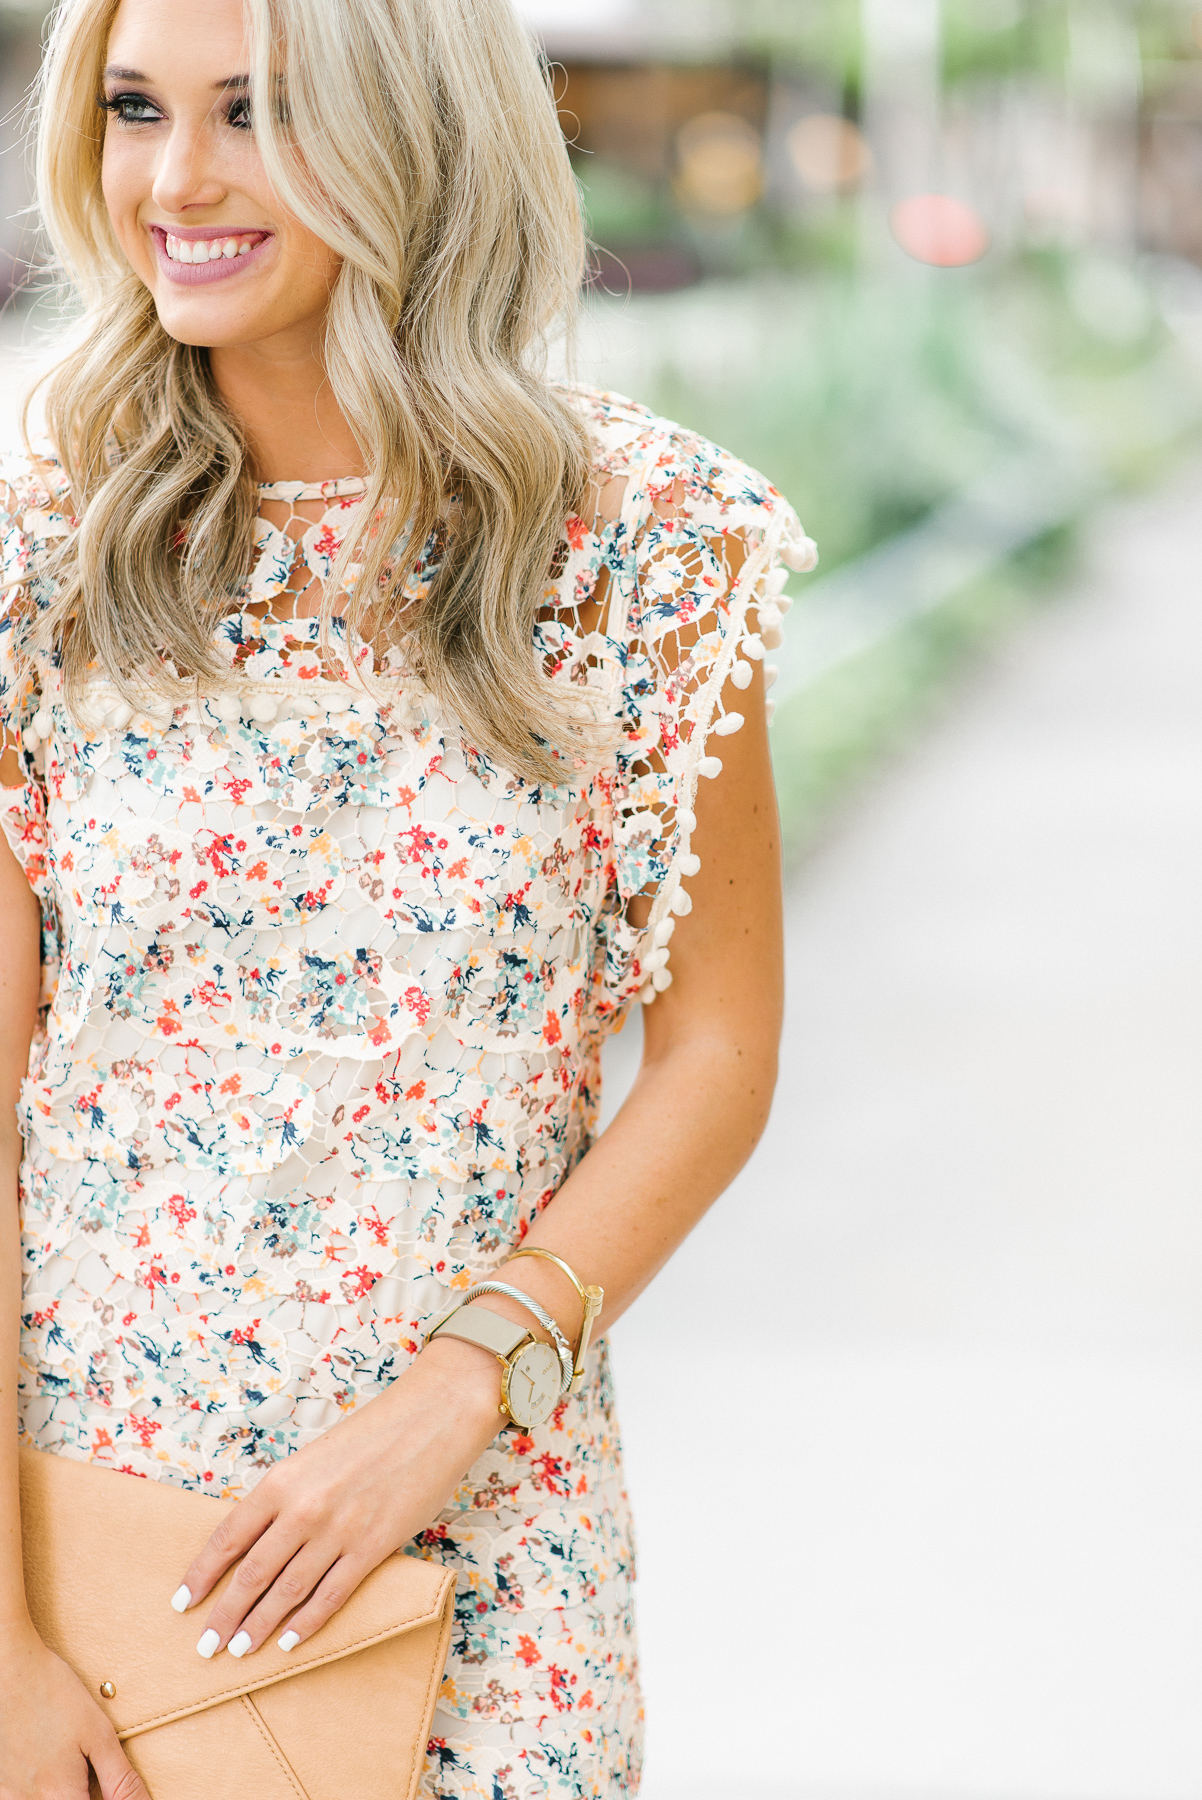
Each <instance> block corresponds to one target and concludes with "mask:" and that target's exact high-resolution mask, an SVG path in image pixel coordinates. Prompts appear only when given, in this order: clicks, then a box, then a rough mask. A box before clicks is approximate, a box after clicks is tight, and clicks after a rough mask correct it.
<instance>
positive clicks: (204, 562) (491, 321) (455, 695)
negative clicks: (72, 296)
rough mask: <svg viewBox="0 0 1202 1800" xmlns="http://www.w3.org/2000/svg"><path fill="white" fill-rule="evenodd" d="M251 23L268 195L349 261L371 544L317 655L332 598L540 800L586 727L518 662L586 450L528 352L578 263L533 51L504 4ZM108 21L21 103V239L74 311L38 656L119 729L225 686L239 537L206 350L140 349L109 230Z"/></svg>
mask: <svg viewBox="0 0 1202 1800" xmlns="http://www.w3.org/2000/svg"><path fill="white" fill-rule="evenodd" d="M244 5H245V11H246V18H247V26H248V37H249V42H250V48H251V69H250V71H249V74H250V80H251V108H252V117H253V119H254V121H255V132H256V137H257V141H258V143H259V146H260V149H261V154H262V157H263V161H264V165H265V168H266V170H267V173H268V176H269V179H270V180H271V181H272V183H273V185H274V187H275V189H276V191H277V193H278V194H279V196H280V197H281V199H282V201H283V203H284V204H285V205H286V206H287V207H288V208H290V209H291V211H292V212H293V213H294V214H295V215H296V216H297V217H298V218H299V219H300V220H301V221H302V223H303V224H305V225H306V226H308V227H309V229H310V230H312V231H314V232H315V233H316V234H317V235H318V236H320V237H321V238H322V239H323V240H324V242H326V243H327V244H328V245H329V246H330V247H331V248H332V249H333V250H334V251H335V252H336V254H337V255H338V256H339V257H340V258H341V260H342V266H341V270H340V272H339V274H338V276H337V278H336V280H335V283H334V285H333V289H332V292H331V295H330V302H329V310H328V315H327V321H326V327H325V363H326V369H327V373H328V377H329V381H330V384H331V387H332V389H333V392H334V394H335V396H336V398H337V401H338V403H339V405H340V407H341V408H342V411H343V413H344V415H345V417H346V418H347V420H348V422H349V423H350V425H351V428H352V430H353V432H354V434H355V436H356V438H357V439H358V441H359V444H360V446H361V448H362V451H363V454H364V459H365V464H366V467H367V469H368V471H369V475H368V487H367V493H366V496H365V499H364V502H363V506H362V509H361V512H360V514H359V517H360V518H361V519H362V520H363V521H365V522H371V523H370V524H368V523H365V525H364V529H363V532H362V533H361V534H360V535H359V536H358V538H357V539H356V538H355V535H354V534H351V537H350V541H348V542H347V543H346V544H345V545H344V547H343V551H342V554H341V557H340V559H339V564H338V566H337V567H336V568H335V571H334V574H333V576H332V578H331V580H330V581H329V582H328V583H327V584H326V590H325V597H324V600H323V626H322V630H323V637H324V640H325V641H326V642H328V626H329V618H330V614H331V611H332V609H333V607H334V605H335V603H336V599H337V597H338V596H339V594H340V592H341V593H342V594H343V596H344V605H343V607H342V609H341V610H343V611H344V612H345V614H346V617H347V623H348V628H349V629H350V630H352V631H354V632H356V633H357V634H358V635H359V636H360V637H361V638H362V639H363V640H364V641H369V642H371V643H372V644H373V646H374V647H375V648H376V650H377V653H379V652H381V651H382V650H385V649H388V648H392V647H394V646H400V645H401V644H402V643H404V644H405V646H406V649H407V653H409V654H410V655H413V654H416V657H417V660H418V666H419V667H420V669H421V671H422V673H423V675H424V677H425V679H426V680H427V681H428V682H429V683H430V685H431V686H432V688H433V689H434V691H435V692H436V694H437V695H438V696H439V698H440V699H441V700H442V701H443V702H444V704H445V705H446V706H447V707H448V708H449V709H451V710H452V712H453V713H454V714H455V716H457V717H458V718H459V719H460V720H461V721H462V722H463V725H464V727H465V729H466V731H467V733H468V735H469V737H472V738H473V739H474V740H475V741H476V742H477V743H478V744H479V745H480V747H481V748H483V749H486V750H488V751H490V752H492V753H494V754H496V755H497V756H499V757H500V758H502V759H504V760H505V761H507V763H508V765H509V766H510V767H512V768H514V769H516V770H519V771H521V772H523V773H525V774H527V775H529V776H531V777H534V778H538V777H544V778H545V777H555V776H557V777H558V779H560V780H562V779H563V772H564V770H563V761H562V760H561V759H562V757H563V756H564V755H567V756H569V757H571V756H573V755H579V754H580V753H581V751H582V750H591V749H595V747H596V744H597V737H596V727H595V726H594V725H592V724H591V723H590V715H589V714H588V712H587V711H586V710H585V708H584V707H583V706H582V704H581V702H582V700H583V698H584V697H583V696H572V695H568V694H565V692H564V689H563V686H562V684H555V686H553V685H552V683H551V681H550V679H549V677H548V676H547V675H546V674H545V673H544V671H543V670H542V668H541V667H540V666H539V665H538V662H537V659H536V657H535V654H534V646H533V640H532V633H533V627H534V623H535V619H536V616H537V613H538V610H539V607H540V604H542V603H543V602H544V600H545V598H546V592H547V585H548V580H549V578H550V575H551V572H552V570H553V567H554V561H555V557H556V554H557V551H558V547H559V545H560V542H561V539H562V535H563V527H564V522H565V520H566V519H567V517H568V516H569V515H570V514H571V513H572V512H574V511H575V510H576V509H577V508H578V507H579V506H580V505H581V504H582V499H583V495H584V493H585V491H586V489H587V485H588V477H589V466H590V450H589V442H588V437H587V433H586V431H585V428H584V425H583V422H582V421H581V419H580V417H579V416H578V414H577V413H576V411H575V410H574V409H573V408H572V406H571V404H570V402H569V401H568V400H567V399H566V398H565V397H564V395H563V394H562V393H560V392H559V391H557V390H556V388H555V387H554V386H553V385H552V384H551V383H550V382H549V381H548V380H547V378H546V376H545V372H544V369H545V364H544V360H543V347H544V345H545V342H546V338H547V334H548V331H549V330H550V329H551V328H552V327H553V325H554V324H555V323H556V321H558V320H562V319H563V318H564V317H565V315H566V316H570V314H571V311H572V308H573V306H574V304H575V297H576V293H577V291H578V287H579V280H580V274H581V269H582V266H583V259H584V237H583V228H582V223H581V213H580V203H579V197H578V192H577V188H576V184H575V181H574V178H573V175H572V171H571V166H570V163H569V161H568V157H567V152H566V149H565V146H564V142H563V137H562V134H561V132H560V129H559V124H558V121H557V118H556V112H555V106H554V101H553V98H552V96H551V93H550V90H549V86H548V83H547V80H546V78H545V76H544V73H543V70H542V69H541V68H540V66H539V62H538V58H537V55H536V53H535V49H534V46H533V44H532V42H531V41H530V39H529V37H528V36H527V34H526V31H525V30H524V28H523V26H522V25H521V23H520V22H519V20H518V19H517V17H516V16H515V14H514V12H513V9H512V7H511V5H510V3H509V0H244ZM116 8H117V0H62V4H60V6H59V8H58V11H57V13H56V14H55V16H54V20H53V25H52V30H51V33H50V37H49V43H48V50H47V55H46V58H45V62H44V67H43V76H42V85H41V91H40V95H39V101H38V140H37V169H38V192H39V202H40V208H41V213H42V217H43V219H44V221H45V225H46V229H47V231H48V233H49V236H50V239H51V241H52V243H53V245H54V248H55V250H56V252H57V255H58V257H59V259H60V262H61V266H62V269H63V272H64V274H65V276H66V278H67V279H68V280H69V282H70V283H71V285H72V286H73V287H74V289H76V290H77V291H78V293H79V294H80V295H81V296H82V298H83V301H84V303H85V308H86V311H85V316H84V321H83V326H82V331H81V334H80V336H79V338H78V340H77V344H76V347H75V348H74V349H73V350H72V351H71V352H70V353H69V354H68V355H67V356H66V357H65V359H64V360H63V361H62V362H60V363H59V364H58V366H57V367H56V368H55V369H54V370H53V371H52V372H51V374H50V376H49V378H48V383H49V385H48V388H47V392H46V419H47V425H48V429H49V432H50V435H51V438H52V440H53V442H54V444H55V447H56V450H57V452H58V454H59V456H60V458H61V460H62V462H63V465H64V467H65V471H66V475H67V478H68V480H69V483H70V489H71V496H72V500H73V504H74V507H75V511H76V513H77V514H78V516H79V520H80V524H79V529H78V531H77V532H76V533H75V534H73V536H72V537H71V538H70V539H69V540H65V541H64V543H63V545H62V547H61V550H60V556H59V562H58V565H57V569H56V573H57V575H58V578H59V579H58V583H57V591H56V593H55V597H54V599H53V601H52V603H51V604H50V606H49V607H48V609H47V610H46V612H45V613H44V614H42V615H41V617H40V618H39V619H38V620H36V621H33V622H32V646H33V650H34V653H40V654H53V655H55V656H57V658H58V659H59V661H60V664H61V666H62V669H63V673H64V677H65V681H66V690H67V694H68V697H69V699H71V700H72V701H73V702H74V703H75V704H78V699H79V695H80V691H81V688H82V685H83V683H84V681H85V680H86V679H87V677H88V675H89V673H90V672H91V671H92V670H93V669H94V668H95V667H96V666H99V667H101V668H102V669H103V670H104V672H105V673H106V674H107V675H108V677H109V678H110V679H111V680H112V681H113V682H114V684H115V685H116V686H117V687H118V688H119V689H120V690H121V692H122V693H123V694H124V696H125V698H126V699H127V700H134V701H135V702H136V700H137V698H138V697H139V696H141V697H145V694H146V691H147V689H148V688H149V689H151V690H153V691H158V692H160V693H174V695H175V696H176V697H177V698H183V697H184V690H185V688H187V689H188V690H189V691H195V688H196V685H197V684H201V683H203V684H204V685H206V686H213V687H219V686H220V685H221V683H222V679H223V676H224V678H225V679H226V680H227V681H228V679H229V673H228V669H226V668H225V667H224V665H222V664H221V662H220V660H219V658H218V656H217V654H216V652H215V649H214V644H213V631H214V628H215V626H216V624H217V623H218V621H219V619H220V618H221V617H222V615H223V614H225V613H226V612H228V610H229V606H230V597H231V595H232V594H233V593H234V591H235V590H236V589H237V586H238V584H239V582H240V581H241V580H243V579H244V578H245V575H246V573H247V570H248V568H249V563H250V555H251V544H252V525H253V520H254V517H255V513H256V511H257V495H256V491H255V477H254V474H253V471H252V469H251V467H250V463H249V459H248V455H247V450H246V444H245V441H244V438H243V434H242V432H241V430H240V428H239V424H238V421H237V420H236V419H235V418H234V417H233V415H232V414H231V413H230V411H229V410H228V408H227V407H226V406H225V405H224V404H223V403H222V401H221V399H220V397H219V396H218V393H217V391H216V388H215V386H214V383H213V381H212V378H211V375H210V371H209V361H208V355H207V352H206V351H205V350H204V349H200V348H196V347H194V346H191V345H187V344H181V343H179V342H177V341H176V340H175V339H173V338H171V337H169V336H168V335H167V333H166V332H165V331H164V330H163V328H162V326H161V325H160V324H159V321H158V318H157V315H156V312H155V307H154V303H153V300H152V298H151V295H150V293H149V291H148V289H147V288H146V287H145V286H144V285H143V284H142V282H141V281H140V280H139V279H138V277H137V276H136V275H134V274H133V272H132V271H131V269H130V267H129V265H128V263H127V262H126V260H125V258H124V256H123V255H122V253H121V250H120V248H119V246H118V243H117V239H116V236H115V234H114V232H113V230H112V227H111V224H110V221H109V217H108V213H107V211H106V209H105V205H104V200H103V196H102V193H101V185H100V176H101V149H102V140H103V133H104V114H103V113H102V111H101V109H100V106H99V102H98V96H99V95H100V93H101V82H102V70H103V65H104V56H105V46H106V42H107V38H108V33H109V28H110V25H111V22H112V19H113V16H114V14H115V12H116ZM350 119H354V120H355V122H356V128H355V131H354V136H353V142H352V141H350V140H349V139H348V136H347V121H348V120H350ZM452 502H453V504H452ZM448 520H449V521H450V523H449V526H448ZM441 531H445V532H446V546H445V554H444V555H443V556H442V558H441V565H440V568H439V570H438V573H437V576H436V579H435V580H434V582H433V584H432V587H431V590H430V592H429V595H428V597H427V598H424V599H423V600H422V601H421V602H420V604H418V605H414V606H410V607H408V608H406V607H405V606H404V605H403V604H402V599H401V592H402V588H403V585H404V581H405V578H406V575H407V573H408V571H409V569H410V568H411V567H412V566H413V564H414V563H415V561H416V560H417V558H418V556H419V555H420V553H421V550H422V548H423V546H424V545H425V544H426V542H427V540H428V539H429V538H430V536H431V534H432V533H435V532H441ZM181 546H182V548H181ZM352 564H354V565H357V567H355V568H354V569H352V567H351V565H352ZM180 672H183V674H182V675H181V673H180ZM185 678H186V679H185Z"/></svg>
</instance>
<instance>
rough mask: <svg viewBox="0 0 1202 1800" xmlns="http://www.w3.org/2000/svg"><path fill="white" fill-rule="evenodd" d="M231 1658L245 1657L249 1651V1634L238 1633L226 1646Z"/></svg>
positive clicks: (246, 1632)
mask: <svg viewBox="0 0 1202 1800" xmlns="http://www.w3.org/2000/svg"><path fill="white" fill-rule="evenodd" d="M226 1648H227V1649H228V1650H229V1653H230V1655H231V1656H245V1655H246V1652H247V1651H248V1650H249V1649H250V1632H249V1631H240V1632H238V1633H237V1635H236V1636H235V1637H232V1638H231V1639H230V1641H229V1643H228V1645H227V1646H226Z"/></svg>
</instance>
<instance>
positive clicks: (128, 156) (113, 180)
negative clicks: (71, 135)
mask: <svg viewBox="0 0 1202 1800" xmlns="http://www.w3.org/2000/svg"><path fill="white" fill-rule="evenodd" d="M139 163H140V158H139V157H138V155H137V152H136V150H135V148H134V146H133V145H131V144H119V143H118V142H117V140H116V139H115V138H114V137H113V134H112V133H111V132H109V133H108V134H107V135H106V137H105V140H104V151H103V154H102V157H101V163H100V189H101V192H102V194H103V195H104V204H105V206H106V207H107V208H108V214H109V218H110V219H111V220H112V222H113V227H114V229H115V231H116V232H117V235H118V237H120V238H121V240H122V242H123V243H124V242H125V239H126V237H127V235H128V234H129V232H130V231H133V230H134V229H135V226H136V219H137V211H138V207H139V206H140V204H141V202H142V197H143V186H144V183H143V179H142V171H141V169H140V167H139Z"/></svg>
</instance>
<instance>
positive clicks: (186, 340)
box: [155, 295, 263, 350]
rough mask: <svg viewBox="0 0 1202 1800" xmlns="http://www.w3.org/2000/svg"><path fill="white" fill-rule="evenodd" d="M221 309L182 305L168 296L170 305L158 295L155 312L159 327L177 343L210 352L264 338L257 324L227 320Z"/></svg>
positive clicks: (243, 320)
mask: <svg viewBox="0 0 1202 1800" xmlns="http://www.w3.org/2000/svg"><path fill="white" fill-rule="evenodd" d="M223 310H224V309H223V308H221V307H220V306H212V305H210V306H203V305H201V306H180V305H179V304H178V303H177V302H176V301H175V298H174V296H173V295H172V296H168V297H167V300H166V303H164V301H163V299H162V298H161V297H160V296H158V295H156V296H155V311H156V312H157V313H158V315H159V324H160V325H161V326H162V327H163V330H164V331H165V332H166V333H167V336H168V337H170V338H174V339H175V341H176V343H177V344H197V345H201V346H203V347H204V348H205V349H206V350H221V349H227V348H229V347H231V346H234V345H237V344H246V343H250V342H253V340H254V339H255V338H256V337H258V336H261V335H263V334H262V333H260V332H256V330H255V328H254V325H253V324H251V323H248V321H247V320H245V319H239V320H237V321H235V320H232V319H229V318H224V317H223V316H222V314H223Z"/></svg>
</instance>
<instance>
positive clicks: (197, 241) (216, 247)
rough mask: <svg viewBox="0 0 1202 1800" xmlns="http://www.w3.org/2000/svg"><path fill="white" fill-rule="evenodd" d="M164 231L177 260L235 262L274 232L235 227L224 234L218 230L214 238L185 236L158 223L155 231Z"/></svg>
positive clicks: (165, 243) (171, 254)
mask: <svg viewBox="0 0 1202 1800" xmlns="http://www.w3.org/2000/svg"><path fill="white" fill-rule="evenodd" d="M160 234H161V237H162V242H163V248H164V249H165V250H166V252H167V255H168V257H169V258H170V260H171V261H172V262H177V263H210V262H221V261H223V260H224V261H226V262H232V261H233V260H234V258H235V257H236V256H249V255H250V253H251V251H252V250H253V249H254V248H255V246H256V244H261V243H263V242H264V241H265V240H266V239H267V238H269V237H270V236H271V233H270V232H269V231H235V232H231V233H229V234H228V235H224V234H223V235H221V236H218V235H217V234H216V233H214V235H213V236H212V237H211V238H183V237H176V235H175V233H174V232H171V231H162V228H161V227H158V228H156V230H155V235H156V237H157V236H159V235H160Z"/></svg>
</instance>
